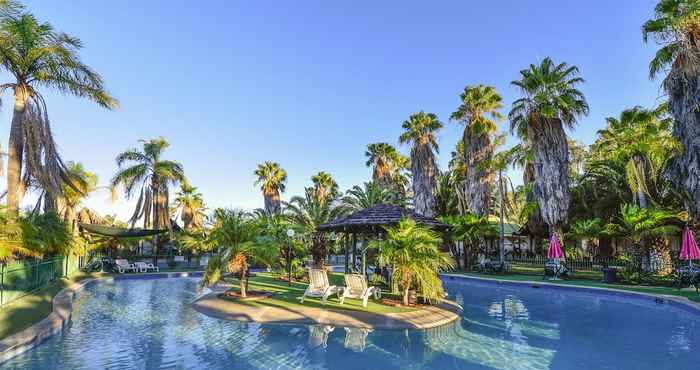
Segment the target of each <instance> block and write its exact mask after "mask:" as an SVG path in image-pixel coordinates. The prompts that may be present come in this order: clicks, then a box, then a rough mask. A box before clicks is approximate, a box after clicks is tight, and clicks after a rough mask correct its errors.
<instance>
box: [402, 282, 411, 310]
mask: <svg viewBox="0 0 700 370" xmlns="http://www.w3.org/2000/svg"><path fill="white" fill-rule="evenodd" d="M410 289H411V285H410V284H409V285H407V286H406V287H405V288H404V289H403V299H402V302H403V305H404V306H408V291H409V290H410Z"/></svg>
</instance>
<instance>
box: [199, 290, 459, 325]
mask: <svg viewBox="0 0 700 370" xmlns="http://www.w3.org/2000/svg"><path fill="white" fill-rule="evenodd" d="M219 293H221V292H220V291H215V292H212V293H209V294H206V295H204V296H202V297H200V298H199V299H197V300H196V301H195V302H193V303H192V307H193V308H194V309H195V310H197V311H198V312H200V313H202V314H205V315H207V316H211V317H215V318H218V319H224V320H233V321H245V322H259V323H270V324H294V325H333V326H342V327H352V328H362V329H379V330H404V329H430V328H435V327H438V326H442V325H447V324H449V323H452V322H454V321H456V320H457V319H458V318H459V315H460V313H461V311H462V309H461V308H460V307H459V306H458V305H457V304H456V303H452V302H443V303H440V304H438V305H433V306H422V307H420V308H418V309H416V310H413V311H409V312H398V313H374V312H363V311H356V310H341V309H335V308H328V309H326V308H317V307H304V306H294V307H283V306H272V305H266V306H259V305H250V304H246V303H245V302H243V303H238V302H233V301H230V300H225V299H221V298H219V297H218V294H219Z"/></svg>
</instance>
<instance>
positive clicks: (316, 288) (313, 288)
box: [301, 269, 340, 304]
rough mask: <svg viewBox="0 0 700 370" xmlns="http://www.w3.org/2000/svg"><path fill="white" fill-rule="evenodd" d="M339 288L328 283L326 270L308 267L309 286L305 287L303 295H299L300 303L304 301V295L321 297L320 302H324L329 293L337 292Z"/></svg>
mask: <svg viewBox="0 0 700 370" xmlns="http://www.w3.org/2000/svg"><path fill="white" fill-rule="evenodd" d="M339 292H340V289H339V288H338V287H336V286H335V285H330V283H329V282H328V275H327V274H326V270H321V269H310V270H309V286H308V287H306V290H305V291H304V295H302V296H301V303H304V298H306V297H316V298H321V303H323V304H326V301H327V300H328V297H330V295H331V294H334V293H336V294H337V293H339Z"/></svg>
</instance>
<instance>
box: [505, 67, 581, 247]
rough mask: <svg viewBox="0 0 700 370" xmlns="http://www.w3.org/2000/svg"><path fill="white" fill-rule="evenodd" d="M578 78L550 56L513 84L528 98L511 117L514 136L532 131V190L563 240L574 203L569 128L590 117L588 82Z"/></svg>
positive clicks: (515, 106) (517, 103)
mask: <svg viewBox="0 0 700 370" xmlns="http://www.w3.org/2000/svg"><path fill="white" fill-rule="evenodd" d="M578 74H579V70H578V68H577V67H575V66H569V65H568V64H566V63H560V64H556V65H555V64H554V63H553V62H552V60H551V59H549V58H545V59H544V60H543V61H542V63H541V64H540V65H539V66H537V65H534V64H532V65H530V68H529V69H525V70H522V71H520V75H521V79H520V80H518V81H513V82H512V84H513V85H514V86H517V87H518V88H520V90H521V92H522V95H523V96H522V97H521V98H520V99H518V100H516V101H515V102H514V103H513V107H512V109H511V111H510V113H509V115H508V117H509V119H510V121H511V132H518V133H520V132H527V138H528V144H529V146H530V149H531V150H532V152H533V159H534V185H533V192H534V195H535V197H536V198H537V203H538V204H539V208H540V212H541V215H542V218H543V219H544V221H545V223H547V225H549V227H550V232H556V233H557V234H559V235H560V237H563V235H562V226H563V224H564V223H565V222H566V219H567V213H568V208H569V204H570V202H571V194H570V190H569V150H568V144H567V138H566V132H565V131H564V127H565V126H566V127H569V128H571V127H573V126H574V125H575V124H576V120H577V117H579V116H581V115H586V114H588V103H587V102H586V98H585V97H584V96H583V94H582V93H581V92H580V91H579V90H577V89H576V85H578V84H580V83H581V82H583V79H582V78H581V77H579V76H578Z"/></svg>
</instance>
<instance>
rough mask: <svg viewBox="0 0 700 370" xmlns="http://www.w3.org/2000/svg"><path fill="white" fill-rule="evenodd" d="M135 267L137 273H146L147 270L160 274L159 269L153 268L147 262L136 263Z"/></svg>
mask: <svg viewBox="0 0 700 370" xmlns="http://www.w3.org/2000/svg"><path fill="white" fill-rule="evenodd" d="M135 266H136V268H137V269H138V270H139V272H148V270H152V271H155V272H160V269H159V268H158V266H153V264H152V263H148V262H136V263H135Z"/></svg>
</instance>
